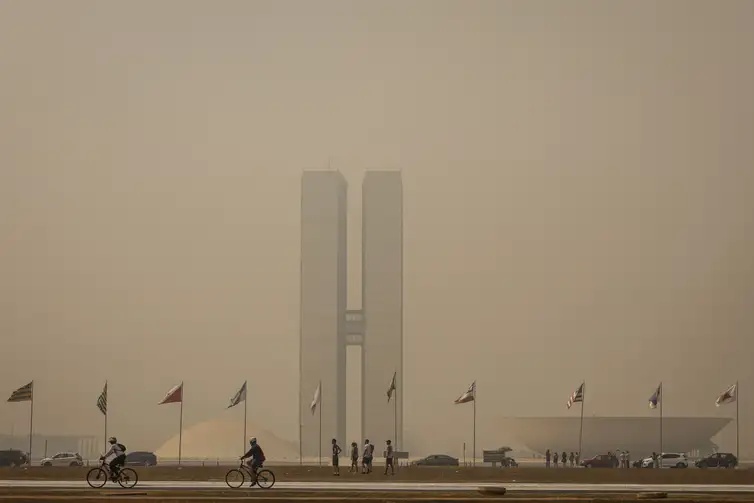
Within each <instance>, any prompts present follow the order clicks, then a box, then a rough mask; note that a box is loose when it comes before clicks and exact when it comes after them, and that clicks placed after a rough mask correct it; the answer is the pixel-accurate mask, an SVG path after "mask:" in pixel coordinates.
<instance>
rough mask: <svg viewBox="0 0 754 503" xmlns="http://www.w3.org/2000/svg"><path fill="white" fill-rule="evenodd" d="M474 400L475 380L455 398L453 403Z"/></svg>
mask: <svg viewBox="0 0 754 503" xmlns="http://www.w3.org/2000/svg"><path fill="white" fill-rule="evenodd" d="M474 400H476V381H474V382H473V383H471V386H469V389H467V390H466V392H465V393H464V394H463V395H461V396H459V397H458V398H456V400H455V402H453V403H468V402H473V401H474Z"/></svg>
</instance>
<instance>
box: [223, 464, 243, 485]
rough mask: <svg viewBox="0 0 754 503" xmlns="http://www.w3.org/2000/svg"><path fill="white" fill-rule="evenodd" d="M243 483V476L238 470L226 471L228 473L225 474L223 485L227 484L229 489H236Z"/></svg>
mask: <svg viewBox="0 0 754 503" xmlns="http://www.w3.org/2000/svg"><path fill="white" fill-rule="evenodd" d="M243 482H244V474H243V472H242V471H241V470H239V469H238V468H233V469H232V470H228V473H226V474H225V483H226V484H228V487H230V488H231V489H238V488H239V487H241V486H242V485H243Z"/></svg>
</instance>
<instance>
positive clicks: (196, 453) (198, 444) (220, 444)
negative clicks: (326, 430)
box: [155, 418, 298, 461]
mask: <svg viewBox="0 0 754 503" xmlns="http://www.w3.org/2000/svg"><path fill="white" fill-rule="evenodd" d="M246 435H247V437H246V439H243V443H242V442H241V441H242V436H243V419H240V420H233V419H226V418H218V419H211V420H209V421H204V422H202V423H197V424H194V425H192V426H189V427H188V428H186V427H184V430H183V446H182V452H181V457H182V458H183V459H186V460H189V459H224V460H228V459H238V457H240V456H241V455H242V454H243V453H244V452H246V450H248V448H249V438H251V437H252V436H254V437H257V440H258V442H259V445H260V446H262V449H263V450H264V455H265V457H266V458H267V459H268V460H270V461H297V460H298V446H297V445H296V444H295V443H294V442H288V441H286V440H282V439H280V438H278V437H276V436H275V435H274V434H272V433H270V432H269V431H267V430H264V429H262V428H260V427H259V426H258V425H255V424H252V423H251V422H249V423H248V425H247V427H246ZM242 449H243V450H242ZM155 454H157V456H158V457H159V458H163V459H176V458H178V434H177V433H176V435H175V436H174V437H173V438H171V439H170V440H168V441H167V442H165V443H164V444H163V445H162V446H161V447H160V448H158V449H157V450H156V451H155Z"/></svg>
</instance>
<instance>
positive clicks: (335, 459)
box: [332, 438, 343, 476]
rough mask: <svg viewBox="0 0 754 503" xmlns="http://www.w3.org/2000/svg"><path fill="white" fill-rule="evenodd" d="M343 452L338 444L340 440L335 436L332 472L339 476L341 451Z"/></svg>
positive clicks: (333, 440)
mask: <svg viewBox="0 0 754 503" xmlns="http://www.w3.org/2000/svg"><path fill="white" fill-rule="evenodd" d="M341 452H343V449H341V448H340V446H339V445H338V441H337V440H335V439H334V438H333V439H332V474H333V475H336V476H339V475H340V453H341Z"/></svg>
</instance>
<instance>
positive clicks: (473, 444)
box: [471, 385, 476, 466]
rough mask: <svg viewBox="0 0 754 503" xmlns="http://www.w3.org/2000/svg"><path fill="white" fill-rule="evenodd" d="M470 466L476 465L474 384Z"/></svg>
mask: <svg viewBox="0 0 754 503" xmlns="http://www.w3.org/2000/svg"><path fill="white" fill-rule="evenodd" d="M471 451H472V453H471V466H476V385H475V386H474V429H473V432H472V437H471Z"/></svg>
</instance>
